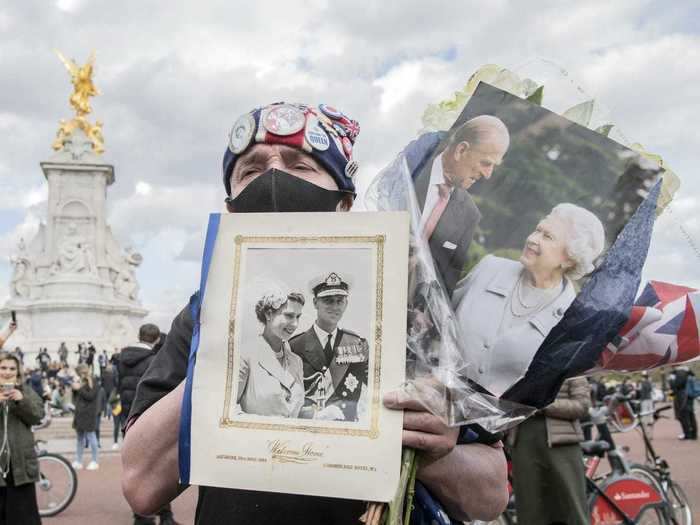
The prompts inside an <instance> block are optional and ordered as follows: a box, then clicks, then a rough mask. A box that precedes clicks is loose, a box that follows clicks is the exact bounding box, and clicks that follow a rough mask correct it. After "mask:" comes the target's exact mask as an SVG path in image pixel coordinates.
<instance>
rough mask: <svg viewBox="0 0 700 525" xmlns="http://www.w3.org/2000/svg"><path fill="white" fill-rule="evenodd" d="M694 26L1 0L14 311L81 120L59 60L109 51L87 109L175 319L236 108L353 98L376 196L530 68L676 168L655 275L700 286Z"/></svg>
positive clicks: (2, 242) (520, 6) (1, 297)
mask: <svg viewBox="0 0 700 525" xmlns="http://www.w3.org/2000/svg"><path fill="white" fill-rule="evenodd" d="M187 5H189V6H190V7H187ZM428 5H429V6H430V7H429V8H428V7H426V6H428ZM525 6H527V7H525ZM698 28H700V9H699V8H698V4H697V2H695V1H694V0H689V1H676V2H662V1H639V0H637V1H631V0H629V1H628V0H617V1H615V2H610V1H609V0H603V1H588V2H576V1H571V2H564V1H545V2H527V3H522V2H507V1H503V0H491V1H490V2H485V1H484V2H466V1H465V2H443V1H434V2H430V3H429V4H426V3H425V2H399V1H388V2H350V3H347V2H343V3H341V2H330V1H326V0H313V1H307V2H291V1H288V2H284V3H282V2H238V1H232V0H212V1H207V0H200V1H199V2H196V3H195V2H156V1H152V0H140V1H138V2H136V1H124V2H110V1H107V0H99V1H90V0H52V1H48V0H24V1H22V2H3V5H2V7H0V33H1V34H2V39H1V40H0V67H1V70H2V76H0V83H1V84H2V85H1V87H0V130H1V132H2V140H1V141H0V302H4V301H5V299H6V298H7V297H8V296H9V281H10V276H11V268H10V265H9V263H8V261H7V257H8V256H9V254H10V253H11V252H12V251H13V249H14V246H15V245H16V243H17V241H18V240H19V238H20V237H24V238H25V239H29V238H31V237H32V236H33V233H34V232H35V231H36V228H37V226H38V224H39V221H40V220H41V218H42V217H44V216H45V214H46V199H47V188H46V181H45V179H44V176H43V174H42V172H41V169H40V167H39V162H41V161H43V160H47V159H48V158H49V157H50V155H51V154H52V150H51V147H50V146H51V142H52V140H53V138H54V135H55V132H56V129H57V122H58V120H59V119H61V118H69V117H70V116H71V113H72V111H71V109H70V107H69V105H68V97H69V95H70V93H71V91H72V88H71V86H70V83H69V76H68V73H67V71H66V70H65V69H64V67H63V65H62V64H61V63H60V62H59V60H58V59H57V57H56V55H55V54H54V52H53V50H54V49H58V50H61V51H62V52H63V53H64V54H65V55H66V56H68V57H73V58H75V59H76V60H77V61H78V62H79V63H81V64H82V63H84V61H85V60H86V59H87V57H88V55H89V53H90V51H91V50H93V49H94V50H95V51H96V54H97V67H96V74H95V83H96V85H97V87H98V88H99V89H100V90H101V92H102V95H101V96H99V97H97V98H96V99H93V101H92V106H93V114H92V115H91V117H92V118H93V119H95V118H96V119H99V120H101V121H102V122H103V123H104V136H105V145H106V149H107V151H106V152H105V154H104V159H105V161H106V162H108V163H111V164H113V165H114V166H115V173H116V183H115V184H114V185H113V186H111V187H110V188H109V192H108V218H109V223H110V224H111V225H112V228H113V230H114V232H115V234H116V236H117V238H118V240H119V241H120V243H121V244H122V246H124V247H126V246H133V247H134V248H135V249H137V250H138V251H139V252H140V253H142V254H143V256H144V263H143V265H142V266H141V267H140V268H139V270H138V274H137V275H138V279H139V281H140V283H141V300H142V302H143V304H144V306H145V307H146V308H148V309H149V310H150V311H151V314H150V317H149V319H150V320H152V321H155V322H157V323H159V324H160V325H161V326H163V327H168V325H169V320H170V319H171V318H172V316H173V314H174V313H175V312H177V311H178V310H179V309H180V308H181V306H183V305H184V304H185V303H186V301H187V299H188V297H189V295H190V293H191V292H192V291H193V290H194V289H195V288H196V287H197V281H198V274H199V257H200V254H201V246H202V235H203V231H204V228H205V225H206V220H207V214H208V213H210V212H212V211H220V210H221V209H222V203H223V196H224V191H223V186H222V184H221V180H220V165H221V157H222V154H223V151H224V148H225V147H226V142H227V139H226V135H227V132H228V130H229V128H230V126H231V125H232V124H233V122H234V121H235V119H236V118H237V117H238V115H239V114H241V113H242V112H244V111H247V110H249V109H250V108H251V107H253V106H255V105H260V104H264V103H268V102H272V101H278V100H288V101H306V102H310V103H320V102H325V103H328V104H331V105H334V106H337V107H339V108H340V109H341V110H343V111H344V112H345V113H346V114H348V115H350V116H351V117H353V118H355V119H357V120H359V122H360V123H361V126H362V132H361V134H360V137H359V139H358V143H357V146H356V149H355V154H356V158H357V159H358V160H359V162H360V164H361V170H362V171H361V175H360V184H361V187H364V186H366V184H367V182H368V181H369V180H371V178H372V175H374V174H376V172H377V171H378V170H379V169H380V168H381V167H382V166H384V165H385V164H387V163H388V162H389V160H390V159H391V157H392V156H393V155H394V154H396V153H397V152H398V151H399V150H400V149H401V147H402V146H403V145H404V144H405V143H406V142H407V141H409V140H410V139H411V138H412V137H413V136H415V134H416V132H417V131H418V130H419V129H420V127H421V120H420V117H421V114H422V113H423V110H424V109H425V107H426V105H427V104H429V103H434V102H437V101H439V100H442V99H444V98H447V97H449V96H450V95H451V94H452V93H453V92H454V91H455V90H458V89H460V88H461V87H462V86H463V85H464V83H465V82H466V80H467V78H468V77H469V75H470V74H471V73H472V72H473V71H474V70H476V69H477V68H478V67H479V66H480V65H482V64H486V63H496V64H500V65H503V66H507V67H510V68H512V69H515V70H518V71H520V72H522V73H523V74H525V75H528V74H531V73H532V74H534V73H536V72H541V71H544V70H545V69H547V67H550V66H547V67H544V68H543V64H545V65H551V64H558V65H559V66H561V67H562V68H564V69H565V70H566V71H567V73H568V74H567V76H566V77H562V78H564V79H565V81H566V82H568V83H569V84H570V86H572V87H574V88H576V89H578V88H579V87H580V88H581V89H582V90H583V91H584V92H585V93H587V94H589V95H590V97H594V98H595V99H596V100H597V101H599V102H600V103H602V105H603V106H604V107H606V108H608V109H609V111H610V114H611V118H612V121H613V122H615V123H616V125H617V129H619V130H621V131H622V132H623V133H624V135H625V136H626V137H627V139H628V140H629V141H630V142H640V143H642V144H643V145H644V146H645V147H646V148H647V149H648V150H649V151H653V152H656V153H659V154H661V155H662V156H663V157H664V159H666V161H667V162H668V163H669V165H670V166H671V167H672V168H673V169H674V170H675V171H676V172H677V173H678V175H679V176H680V178H681V181H682V188H681V190H680V192H679V193H678V194H677V197H676V200H675V202H674V204H673V205H672V209H671V211H670V213H666V214H665V215H664V216H663V217H662V218H661V219H660V220H659V221H658V222H657V228H656V229H657V232H656V234H655V239H654V244H653V247H652V251H653V255H652V257H651V259H650V260H649V261H648V264H647V268H646V278H648V279H659V280H668V281H671V282H677V283H683V284H692V285H695V286H700V217H699V216H698V205H699V204H700V177H698V176H697V175H696V173H695V172H696V171H697V167H696V165H695V164H694V161H696V157H697V152H698V151H700V140H699V139H698V132H697V122H698V121H699V120H700V97H699V96H698V86H699V85H700V67H698V64H700V33H699V32H698V31H699V30H698ZM537 57H540V58H544V59H546V60H547V62H542V61H541V60H539V59H538V60H533V59H536V58H537ZM551 67H553V66H551ZM550 72H551V71H550ZM578 94H579V96H583V95H582V94H581V92H580V91H579V92H578ZM545 102H546V97H545ZM555 109H556V108H555ZM693 243H694V246H693Z"/></svg>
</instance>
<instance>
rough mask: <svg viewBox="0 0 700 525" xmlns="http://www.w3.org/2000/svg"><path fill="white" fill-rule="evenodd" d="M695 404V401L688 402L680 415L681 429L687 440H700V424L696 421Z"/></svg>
mask: <svg viewBox="0 0 700 525" xmlns="http://www.w3.org/2000/svg"><path fill="white" fill-rule="evenodd" d="M694 404H695V400H694V399H689V400H688V401H686V403H685V406H684V407H683V408H681V410H680V411H679V413H678V419H679V420H680V422H681V427H682V428H683V434H685V438H686V439H697V438H698V422H697V420H696V419H695V407H694V406H693V405H694Z"/></svg>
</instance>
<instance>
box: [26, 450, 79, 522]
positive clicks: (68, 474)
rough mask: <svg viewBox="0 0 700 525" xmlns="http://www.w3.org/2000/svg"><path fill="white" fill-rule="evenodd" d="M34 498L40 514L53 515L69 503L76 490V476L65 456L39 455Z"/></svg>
mask: <svg viewBox="0 0 700 525" xmlns="http://www.w3.org/2000/svg"><path fill="white" fill-rule="evenodd" d="M36 487H37V490H36V500H37V503H38V505H39V515H40V516H46V517H48V516H55V515H56V514H58V513H59V512H62V511H63V510H65V509H66V507H68V505H70V503H71V501H73V498H74V497H75V492H76V491H77V490H78V476H77V475H76V473H75V470H73V467H71V464H70V463H69V462H68V460H67V459H66V458H64V457H63V456H60V455H58V454H51V453H46V454H42V455H40V456H39V481H38V482H37V484H36Z"/></svg>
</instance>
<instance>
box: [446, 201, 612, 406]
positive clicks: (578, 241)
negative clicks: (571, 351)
mask: <svg viewBox="0 0 700 525" xmlns="http://www.w3.org/2000/svg"><path fill="white" fill-rule="evenodd" d="M604 246H605V232H604V229H603V224H602V223H601V221H600V220H599V219H598V217H596V216H595V215H594V214H593V213H591V212H590V211H588V210H586V209H584V208H582V207H580V206H576V205H574V204H570V203H562V204H558V205H557V206H555V207H554V208H553V209H552V210H551V212H550V213H549V214H547V215H546V216H545V217H543V218H542V220H540V221H539V222H538V223H537V225H536V226H535V227H534V229H533V231H532V233H531V234H530V235H529V236H528V237H527V238H526V239H525V243H524V246H523V249H522V252H521V254H520V257H519V259H518V260H517V261H515V260H512V259H506V258H503V257H497V256H494V255H488V256H486V257H484V258H483V259H482V260H481V261H480V262H479V263H478V264H477V265H476V267H475V268H474V269H472V271H471V272H470V273H469V274H468V275H467V276H466V277H465V278H464V279H462V280H461V281H460V282H459V283H457V287H456V289H455V292H454V295H453V298H452V299H453V305H454V308H455V313H456V315H457V321H458V324H459V328H460V330H461V332H462V334H461V335H462V338H463V342H464V348H465V349H466V351H467V352H468V353H469V355H468V358H469V361H470V362H471V363H472V365H473V369H474V370H473V371H474V373H475V377H474V379H475V380H476V381H477V382H478V383H479V384H480V385H481V386H483V387H484V388H486V389H487V390H489V391H490V392H492V393H493V394H496V395H499V396H500V395H501V394H503V392H505V391H506V390H507V389H508V387H510V386H511V385H513V384H514V383H515V382H516V381H517V380H518V379H520V378H521V377H522V376H523V375H524V373H525V371H526V370H527V368H528V365H529V364H530V361H531V360H532V358H533V356H534V355H535V352H536V351H537V349H538V348H539V346H540V344H541V343H542V341H543V340H544V338H545V337H546V336H547V334H548V333H549V331H550V330H551V329H552V328H553V327H554V326H555V325H556V324H557V322H558V321H559V320H560V319H561V318H562V316H563V315H564V311H565V310H566V308H567V307H568V306H569V305H570V304H571V303H572V302H573V300H574V298H575V297H576V290H575V284H574V283H575V282H576V281H578V280H579V279H581V278H582V277H583V276H585V275H587V274H589V273H590V272H591V271H593V269H594V261H595V260H596V259H597V258H598V257H599V256H600V254H601V253H602V251H603V247H604Z"/></svg>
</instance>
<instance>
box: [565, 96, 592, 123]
mask: <svg viewBox="0 0 700 525" xmlns="http://www.w3.org/2000/svg"><path fill="white" fill-rule="evenodd" d="M594 104H595V100H593V99H591V100H587V101H586V102H581V103H580V104H577V105H575V106H574V107H572V108H569V109H567V110H566V111H565V112H564V115H562V116H563V117H565V118H568V119H569V120H572V121H574V122H576V124H581V125H582V126H588V123H589V122H590V121H591V115H592V114H593V105H594Z"/></svg>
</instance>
